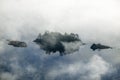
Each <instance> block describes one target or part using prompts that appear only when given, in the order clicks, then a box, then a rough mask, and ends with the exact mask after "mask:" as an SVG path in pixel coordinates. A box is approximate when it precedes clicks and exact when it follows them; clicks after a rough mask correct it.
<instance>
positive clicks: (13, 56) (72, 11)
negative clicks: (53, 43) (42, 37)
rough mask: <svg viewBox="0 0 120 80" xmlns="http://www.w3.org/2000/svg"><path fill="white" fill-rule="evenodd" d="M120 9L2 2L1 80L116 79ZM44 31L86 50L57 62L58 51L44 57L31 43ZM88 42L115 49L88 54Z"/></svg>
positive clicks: (113, 0)
mask: <svg viewBox="0 0 120 80" xmlns="http://www.w3.org/2000/svg"><path fill="white" fill-rule="evenodd" d="M119 4H120V2H119V1H118V0H84V1H83V0H1V1H0V80H50V79H51V80H88V79H89V80H107V79H108V80H110V79H111V80H114V79H119V77H120V76H119V74H120V73H119V69H120V68H119V64H120V50H119V48H120V37H119V35H120V24H119V20H120V10H119V9H120V5H119ZM45 31H52V32H60V33H65V32H66V33H75V34H78V35H79V37H80V39H81V40H82V41H83V42H85V43H87V45H83V46H80V48H79V50H78V51H76V52H73V54H69V55H65V56H62V57H61V56H59V52H56V53H55V54H53V55H46V54H45V51H44V50H42V49H40V48H39V46H38V45H36V44H35V43H34V42H32V41H33V40H35V39H36V37H37V36H38V34H39V33H44V32H45ZM6 39H9V40H20V41H25V42H26V43H27V44H28V47H27V48H16V47H13V46H9V45H7V42H6ZM92 43H101V44H105V45H109V46H111V47H114V49H108V50H101V51H95V52H93V51H92V50H91V49H90V46H91V45H92ZM65 45H66V44H65ZM73 46H74V45H73ZM66 48H67V47H66Z"/></svg>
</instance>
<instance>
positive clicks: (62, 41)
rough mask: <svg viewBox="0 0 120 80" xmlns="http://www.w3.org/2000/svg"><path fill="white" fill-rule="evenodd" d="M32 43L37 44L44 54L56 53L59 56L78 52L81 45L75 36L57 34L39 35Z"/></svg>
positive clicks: (72, 34) (46, 33)
mask: <svg viewBox="0 0 120 80" xmlns="http://www.w3.org/2000/svg"><path fill="white" fill-rule="evenodd" d="M34 42H35V43H36V44H38V45H39V46H40V48H41V49H43V50H45V51H46V53H48V54H50V53H55V52H57V51H58V52H59V53H60V55H64V54H70V53H73V52H75V51H78V50H79V46H80V43H81V44H83V43H82V41H81V40H80V39H79V36H78V35H77V34H74V33H71V34H67V33H65V34H61V33H58V32H45V33H44V34H43V35H41V34H39V36H38V37H37V38H36V39H35V40H34Z"/></svg>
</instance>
